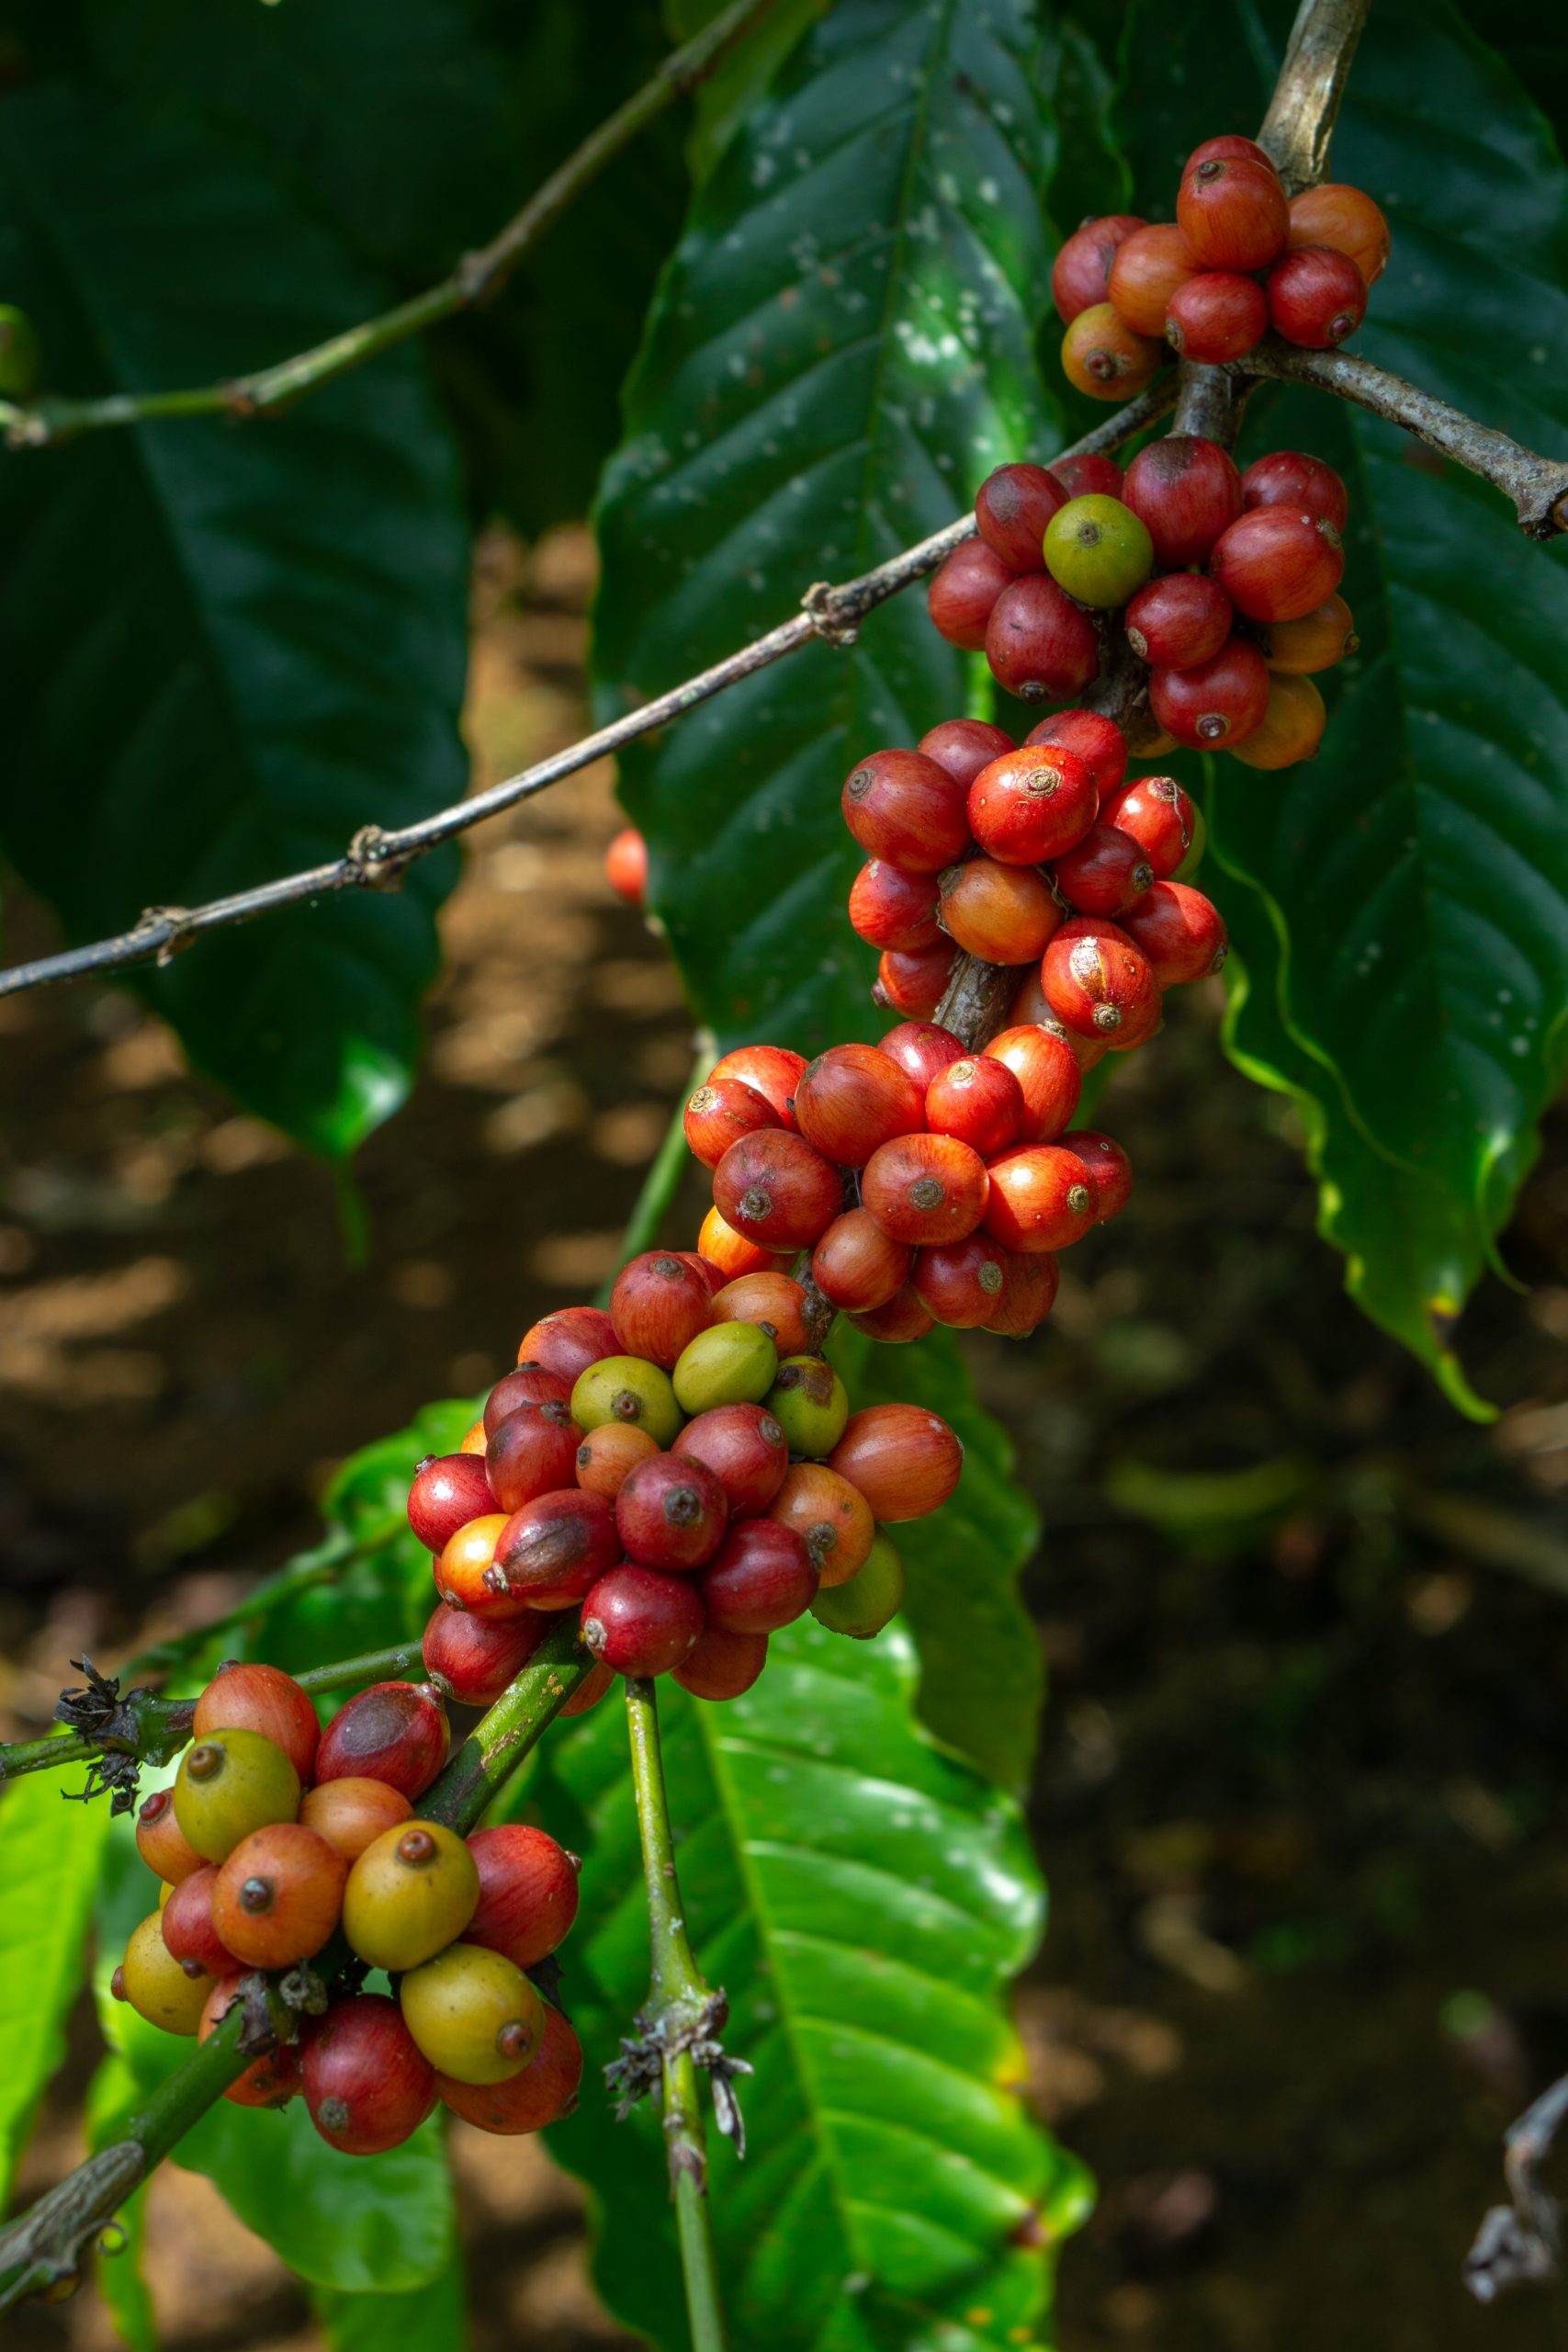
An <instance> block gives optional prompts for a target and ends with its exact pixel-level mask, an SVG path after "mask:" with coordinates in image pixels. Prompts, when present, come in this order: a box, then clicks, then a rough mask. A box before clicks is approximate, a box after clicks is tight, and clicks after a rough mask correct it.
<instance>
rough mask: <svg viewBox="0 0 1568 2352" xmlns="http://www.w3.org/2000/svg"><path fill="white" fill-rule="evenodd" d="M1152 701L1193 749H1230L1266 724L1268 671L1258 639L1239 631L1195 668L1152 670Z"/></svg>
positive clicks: (1181, 740) (1154, 708) (1168, 729)
mask: <svg viewBox="0 0 1568 2352" xmlns="http://www.w3.org/2000/svg"><path fill="white" fill-rule="evenodd" d="M1149 707H1150V709H1151V710H1152V711H1153V712H1154V715H1155V717H1156V719H1157V720H1158V721H1159V724H1160V726H1161V727H1163V728H1164V729H1165V731H1166V733H1167V734H1168V735H1173V736H1174V737H1175V739H1176V741H1178V742H1179V743H1185V744H1186V745H1187V747H1188V749H1189V750H1190V751H1193V752H1213V751H1218V750H1222V749H1223V750H1225V751H1229V750H1230V749H1231V748H1232V747H1233V746H1234V745H1235V744H1236V743H1239V742H1241V741H1244V740H1245V739H1246V737H1247V736H1248V735H1250V734H1251V733H1252V731H1253V729H1254V728H1256V727H1258V726H1260V725H1261V724H1262V721H1263V714H1264V712H1265V711H1266V710H1267V709H1268V707H1269V672H1268V669H1267V668H1266V666H1265V664H1264V660H1263V656H1262V654H1261V653H1259V651H1258V648H1257V646H1256V645H1253V644H1252V643H1251V642H1250V641H1249V640H1248V639H1247V638H1245V637H1240V636H1237V635H1236V634H1235V632H1234V631H1233V633H1232V634H1231V636H1229V637H1228V638H1227V639H1225V641H1224V645H1223V646H1222V647H1221V648H1220V650H1219V651H1218V652H1217V653H1216V654H1215V655H1214V656H1213V659H1212V660H1210V661H1208V662H1198V663H1197V664H1196V665H1195V666H1194V667H1193V668H1192V669H1190V670H1151V671H1150V673H1149Z"/></svg>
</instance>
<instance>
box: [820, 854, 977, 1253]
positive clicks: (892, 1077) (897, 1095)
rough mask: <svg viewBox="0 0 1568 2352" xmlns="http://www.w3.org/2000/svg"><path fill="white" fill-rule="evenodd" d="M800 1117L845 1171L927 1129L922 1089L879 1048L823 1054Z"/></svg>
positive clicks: (841, 1049)
mask: <svg viewBox="0 0 1568 2352" xmlns="http://www.w3.org/2000/svg"><path fill="white" fill-rule="evenodd" d="M960 870H961V871H962V870H964V869H962V868H961V869H960ZM960 944H962V943H960ZM795 1117H796V1119H797V1120H798V1121H799V1123H800V1132H801V1134H802V1135H803V1136H805V1137H806V1140H807V1143H808V1144H810V1145H811V1146H812V1148H814V1149H815V1150H817V1151H819V1152H820V1153H821V1154H822V1155H823V1157H824V1159H830V1160H832V1161H834V1162H835V1163H836V1164H837V1165H838V1166H839V1167H840V1168H863V1167H864V1166H865V1163H866V1161H867V1160H868V1159H870V1158H871V1155H872V1153H873V1152H874V1151H875V1150H876V1149H877V1148H878V1146H879V1145H881V1144H885V1143H888V1142H890V1141H891V1140H892V1138H893V1137H894V1136H907V1135H914V1134H917V1133H918V1132H919V1128H920V1125H921V1124H922V1105H921V1100H920V1090H919V1087H918V1086H917V1085H916V1083H915V1081H914V1080H913V1079H912V1078H910V1077H909V1076H908V1072H907V1071H905V1070H902V1069H899V1067H898V1065H897V1062H896V1061H894V1060H892V1059H891V1058H890V1057H888V1056H887V1055H886V1054H884V1053H881V1052H879V1051H878V1049H877V1048H876V1046H861V1045H848V1046H829V1048H828V1050H827V1052H826V1053H823V1054H818V1057H817V1058H816V1060H815V1061H814V1062H812V1063H811V1064H810V1065H809V1067H808V1068H807V1070H806V1071H805V1073H804V1075H803V1076H802V1078H801V1080H800V1084H799V1086H798V1087H797V1088H796V1089H795ZM818 1230H820V1227H819V1228H818Z"/></svg>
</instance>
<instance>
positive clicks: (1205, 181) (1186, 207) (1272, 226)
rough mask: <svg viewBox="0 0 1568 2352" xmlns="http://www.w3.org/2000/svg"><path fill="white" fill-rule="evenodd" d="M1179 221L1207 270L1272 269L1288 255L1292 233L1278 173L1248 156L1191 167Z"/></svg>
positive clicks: (1180, 200)
mask: <svg viewBox="0 0 1568 2352" xmlns="http://www.w3.org/2000/svg"><path fill="white" fill-rule="evenodd" d="M1176 218H1177V220H1178V222H1179V225H1180V229H1181V233H1182V235H1183V236H1184V237H1185V238H1186V240H1187V242H1188V243H1189V244H1190V246H1191V248H1192V250H1193V252H1194V253H1195V254H1197V256H1198V259H1199V261H1200V263H1201V266H1202V267H1203V268H1204V269H1206V270H1207V269H1224V270H1244V271H1245V270H1255V269H1267V268H1268V266H1269V263H1270V262H1271V261H1277V260H1278V259H1279V257H1280V254H1282V253H1283V252H1284V250H1285V240H1286V238H1287V237H1288V236H1289V234H1290V230H1291V206H1290V199H1289V198H1288V197H1287V196H1286V194H1285V191H1284V189H1283V188H1282V187H1280V175H1279V174H1278V173H1277V172H1276V171H1275V170H1274V169H1273V167H1272V166H1271V165H1270V164H1259V163H1255V162H1254V161H1253V159H1252V157H1251V156H1249V155H1211V156H1209V157H1208V158H1207V159H1206V160H1205V161H1204V162H1202V163H1201V164H1190V165H1189V166H1188V168H1187V170H1186V171H1185V172H1184V173H1183V174H1182V175H1181V187H1180V189H1179V193H1178V195H1177V198H1176Z"/></svg>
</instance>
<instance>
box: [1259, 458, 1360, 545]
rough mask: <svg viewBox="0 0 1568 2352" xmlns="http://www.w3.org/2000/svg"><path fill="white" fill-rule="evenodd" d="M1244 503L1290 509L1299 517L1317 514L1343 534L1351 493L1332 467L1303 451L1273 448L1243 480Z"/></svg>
mask: <svg viewBox="0 0 1568 2352" xmlns="http://www.w3.org/2000/svg"><path fill="white" fill-rule="evenodd" d="M1241 503H1242V506H1243V508H1244V509H1245V510H1250V509H1251V508H1252V507H1254V506H1290V507H1293V508H1294V509H1295V511H1296V513H1297V514H1298V515H1317V516H1318V517H1319V518H1320V520H1321V521H1323V522H1325V523H1332V524H1333V526H1334V527H1335V529H1336V530H1337V531H1343V529H1344V528H1345V524H1346V519H1347V517H1348V514H1349V511H1350V499H1349V493H1348V491H1347V490H1346V488H1345V485H1344V483H1343V482H1342V481H1340V479H1339V476H1338V475H1337V473H1336V472H1335V470H1334V469H1333V467H1332V466H1325V464H1324V462H1323V459H1322V458H1309V457H1307V456H1305V455H1304V454H1303V451H1301V450H1300V449H1271V450H1270V451H1269V455H1268V456H1267V457H1266V458H1254V460H1253V462H1252V464H1251V465H1250V466H1248V468H1247V471H1246V472H1245V473H1244V474H1243V476H1242V478H1241Z"/></svg>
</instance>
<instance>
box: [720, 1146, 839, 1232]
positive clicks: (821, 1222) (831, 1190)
mask: <svg viewBox="0 0 1568 2352" xmlns="http://www.w3.org/2000/svg"><path fill="white" fill-rule="evenodd" d="M713 1196H714V1200H715V1202H716V1204H717V1207H718V1209H719V1212H720V1214H721V1215H722V1216H724V1218H725V1219H726V1221H727V1223H728V1224H730V1225H732V1226H733V1227H735V1230H736V1231H737V1232H738V1233H742V1234H744V1235H745V1237H746V1238H747V1239H748V1240H749V1241H761V1242H762V1243H764V1244H765V1245H766V1247H767V1248H768V1249H770V1250H807V1249H809V1248H810V1246H811V1244H812V1243H813V1242H814V1241H815V1240H816V1238H817V1237H818V1234H819V1233H820V1232H821V1231H822V1229H823V1227H825V1226H827V1225H829V1224H830V1223H831V1222H832V1220H833V1218H834V1217H835V1216H838V1214H839V1211H840V1209H841V1208H842V1207H843V1204H844V1182H843V1178H842V1176H841V1175H840V1172H839V1170H838V1169H837V1168H835V1167H834V1165H833V1163H832V1161H831V1160H829V1159H823V1157H822V1155H821V1153H820V1152H819V1151H814V1150H813V1149H812V1148H811V1146H810V1145H809V1144H808V1143H807V1140H806V1137H805V1136H799V1135H788V1134H781V1135H755V1136H742V1137H741V1139H740V1141H739V1143H732V1144H731V1145H730V1147H729V1149H728V1151H727V1152H726V1153H725V1155H724V1158H723V1159H721V1160H720V1161H719V1163H718V1166H717V1167H716V1169H715V1170H714V1175H713Z"/></svg>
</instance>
